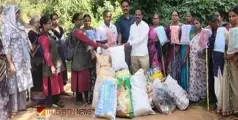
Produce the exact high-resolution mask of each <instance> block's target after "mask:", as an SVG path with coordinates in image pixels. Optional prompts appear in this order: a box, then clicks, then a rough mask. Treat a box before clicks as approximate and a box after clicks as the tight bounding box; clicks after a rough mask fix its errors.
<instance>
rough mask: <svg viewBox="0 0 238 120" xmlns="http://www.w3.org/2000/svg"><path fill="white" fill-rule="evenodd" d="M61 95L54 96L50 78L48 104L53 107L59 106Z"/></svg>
mask: <svg viewBox="0 0 238 120" xmlns="http://www.w3.org/2000/svg"><path fill="white" fill-rule="evenodd" d="M59 99H60V95H52V91H51V82H50V77H49V78H48V96H47V104H48V105H52V104H57V103H58V102H59Z"/></svg>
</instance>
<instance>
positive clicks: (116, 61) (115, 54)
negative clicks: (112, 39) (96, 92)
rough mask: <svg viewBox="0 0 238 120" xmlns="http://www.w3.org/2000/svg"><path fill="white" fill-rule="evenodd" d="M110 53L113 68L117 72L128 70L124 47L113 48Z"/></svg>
mask: <svg viewBox="0 0 238 120" xmlns="http://www.w3.org/2000/svg"><path fill="white" fill-rule="evenodd" d="M109 51H110V56H111V58H112V68H113V69H114V70H115V71H119V70H123V69H128V66H127V64H126V61H125V52H124V46H117V47H111V48H109Z"/></svg>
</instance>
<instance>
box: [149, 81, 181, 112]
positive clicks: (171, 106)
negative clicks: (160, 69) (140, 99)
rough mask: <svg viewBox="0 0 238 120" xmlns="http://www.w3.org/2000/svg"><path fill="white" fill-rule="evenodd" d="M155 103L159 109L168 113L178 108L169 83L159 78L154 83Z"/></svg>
mask: <svg viewBox="0 0 238 120" xmlns="http://www.w3.org/2000/svg"><path fill="white" fill-rule="evenodd" d="M153 104H154V106H155V108H156V110H157V111H159V112H160V113H162V114H166V115H168V114H171V113H172V112H174V111H175V109H176V105H175V101H174V98H173V97H172V96H171V95H170V94H169V90H168V87H167V85H166V84H163V83H161V81H160V80H158V79H157V80H155V81H154V83H153Z"/></svg>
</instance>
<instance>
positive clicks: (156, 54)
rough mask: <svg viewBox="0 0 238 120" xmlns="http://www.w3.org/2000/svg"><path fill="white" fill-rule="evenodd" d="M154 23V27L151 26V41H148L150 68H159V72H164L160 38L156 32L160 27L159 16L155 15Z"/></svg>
mask: <svg viewBox="0 0 238 120" xmlns="http://www.w3.org/2000/svg"><path fill="white" fill-rule="evenodd" d="M152 22H153V25H152V26H150V30H149V40H148V49H149V56H150V67H151V68H157V69H158V70H161V71H162V72H163V64H162V50H161V44H160V42H159V39H158V36H157V35H156V31H155V28H157V27H158V26H159V15H158V14H154V16H153V19H152ZM163 73H164V72H163Z"/></svg>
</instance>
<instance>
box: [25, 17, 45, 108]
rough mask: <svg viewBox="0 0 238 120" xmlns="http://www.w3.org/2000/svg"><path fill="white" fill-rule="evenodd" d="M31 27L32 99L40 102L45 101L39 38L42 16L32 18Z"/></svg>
mask: <svg viewBox="0 0 238 120" xmlns="http://www.w3.org/2000/svg"><path fill="white" fill-rule="evenodd" d="M30 25H31V29H30V31H29V32H28V37H29V39H30V41H31V44H32V48H33V50H32V53H31V55H32V56H31V57H32V58H31V65H32V69H31V72H32V79H33V84H34V87H32V88H31V100H32V101H33V102H34V103H36V104H38V103H44V100H45V99H44V96H43V93H42V91H43V88H42V86H43V85H42V64H43V55H42V49H41V48H40V45H39V43H38V38H39V36H40V17H39V16H34V17H32V18H31V20H30Z"/></svg>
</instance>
